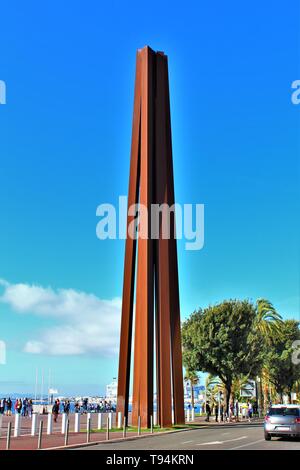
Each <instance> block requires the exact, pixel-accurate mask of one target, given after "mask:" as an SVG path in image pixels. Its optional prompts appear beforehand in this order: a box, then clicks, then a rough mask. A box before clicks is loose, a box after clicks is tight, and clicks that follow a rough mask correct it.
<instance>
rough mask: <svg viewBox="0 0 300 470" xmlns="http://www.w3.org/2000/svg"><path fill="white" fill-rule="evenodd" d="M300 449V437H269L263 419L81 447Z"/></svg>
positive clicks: (98, 448)
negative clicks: (267, 437)
mask: <svg viewBox="0 0 300 470" xmlns="http://www.w3.org/2000/svg"><path fill="white" fill-rule="evenodd" d="M174 449H176V451H180V450H210V451H211V450H300V440H295V439H292V438H285V439H283V438H272V440H271V441H265V439H264V434H263V425H262V423H260V422H253V423H243V424H239V423H237V424H232V423H230V424H216V425H215V424H213V425H211V426H207V425H206V426H203V427H201V428H199V429H192V430H184V431H179V432H175V433H167V434H160V435H152V436H151V437H144V438H142V439H140V438H137V439H135V440H130V441H126V442H125V441H123V442H111V443H109V442H103V443H102V444H99V445H94V446H91V447H81V448H80V450H93V451H97V450H100V451H101V450H111V451H115V450H127V451H128V450H174Z"/></svg>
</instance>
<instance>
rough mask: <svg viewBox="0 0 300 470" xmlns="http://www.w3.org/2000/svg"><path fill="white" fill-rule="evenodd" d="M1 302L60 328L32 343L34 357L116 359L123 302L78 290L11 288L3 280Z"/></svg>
mask: <svg viewBox="0 0 300 470" xmlns="http://www.w3.org/2000/svg"><path fill="white" fill-rule="evenodd" d="M0 286H2V288H3V293H2V295H0V302H1V303H5V304H7V305H9V306H10V308H11V309H12V310H14V311H15V312H17V313H19V314H26V315H36V316H38V317H43V318H46V317H47V318H52V319H54V320H55V321H57V325H55V326H51V327H49V328H48V329H47V330H45V331H41V332H40V333H39V335H38V338H32V339H29V340H28V341H27V342H26V344H25V346H24V351H25V352H27V353H31V354H46V355H82V354H89V353H93V354H95V353H96V354H99V355H103V356H114V355H116V354H117V351H118V348H119V328H120V317H121V299H120V298H115V299H112V300H103V299H100V298H99V297H97V296H95V295H94V294H88V293H86V292H80V291H76V290H74V289H57V290H55V289H52V288H51V287H41V286H37V285H29V284H23V283H20V284H10V283H9V282H7V281H6V280H3V279H0Z"/></svg>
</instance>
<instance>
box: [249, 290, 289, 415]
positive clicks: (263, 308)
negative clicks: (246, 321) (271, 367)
mask: <svg viewBox="0 0 300 470" xmlns="http://www.w3.org/2000/svg"><path fill="white" fill-rule="evenodd" d="M282 321H283V320H282V317H281V315H280V314H279V313H278V312H277V311H276V309H275V307H274V306H273V304H272V303H271V302H270V301H269V300H266V299H257V301H256V319H255V324H254V328H255V331H256V332H257V333H258V334H260V335H261V337H262V339H263V341H264V343H265V344H266V345H267V346H270V345H271V344H272V338H274V337H278V336H280V335H281V325H282ZM267 377H268V371H266V370H265V367H264V366H263V367H262V371H261V376H260V377H259V380H258V383H259V386H258V395H259V397H258V401H259V405H260V408H262V409H264V408H265V405H266V392H265V390H266V389H267V388H268V387H267V386H264V385H263V382H265V380H266V379H267ZM266 385H267V384H266Z"/></svg>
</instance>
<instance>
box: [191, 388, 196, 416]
mask: <svg viewBox="0 0 300 470" xmlns="http://www.w3.org/2000/svg"><path fill="white" fill-rule="evenodd" d="M191 401H192V410H193V409H194V405H195V399H194V385H193V383H192V381H191Z"/></svg>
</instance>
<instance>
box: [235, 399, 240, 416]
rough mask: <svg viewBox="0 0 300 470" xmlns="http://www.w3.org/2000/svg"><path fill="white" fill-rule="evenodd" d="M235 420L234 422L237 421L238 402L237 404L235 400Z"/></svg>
mask: <svg viewBox="0 0 300 470" xmlns="http://www.w3.org/2000/svg"><path fill="white" fill-rule="evenodd" d="M235 419H236V421H238V420H239V402H238V400H236V402H235Z"/></svg>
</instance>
